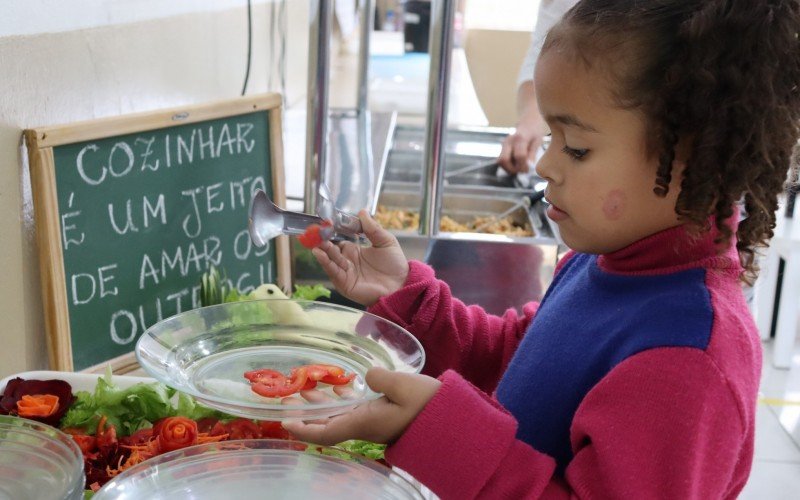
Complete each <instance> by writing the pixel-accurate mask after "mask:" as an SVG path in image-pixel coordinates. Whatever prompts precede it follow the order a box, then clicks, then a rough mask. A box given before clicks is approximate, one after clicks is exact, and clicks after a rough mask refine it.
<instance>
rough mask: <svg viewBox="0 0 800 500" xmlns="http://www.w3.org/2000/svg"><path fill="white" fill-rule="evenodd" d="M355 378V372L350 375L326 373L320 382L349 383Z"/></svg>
mask: <svg viewBox="0 0 800 500" xmlns="http://www.w3.org/2000/svg"><path fill="white" fill-rule="evenodd" d="M354 378H356V374H355V373H351V374H350V375H338V376H337V375H327V376H325V377H322V379H320V382H322V383H323V384H330V385H345V384H349V383H350V382H352V381H353V379H354Z"/></svg>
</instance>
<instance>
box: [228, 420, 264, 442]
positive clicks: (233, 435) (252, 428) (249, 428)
mask: <svg viewBox="0 0 800 500" xmlns="http://www.w3.org/2000/svg"><path fill="white" fill-rule="evenodd" d="M224 425H225V430H226V431H227V433H228V439H231V440H234V439H258V438H260V437H261V428H260V427H259V426H258V425H256V423H255V422H253V421H252V420H248V419H246V418H236V419H233V420H231V421H230V422H228V423H227V424H224Z"/></svg>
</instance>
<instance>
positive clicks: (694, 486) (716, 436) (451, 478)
mask: <svg viewBox="0 0 800 500" xmlns="http://www.w3.org/2000/svg"><path fill="white" fill-rule="evenodd" d="M441 380H442V382H443V383H442V386H441V388H440V390H439V391H438V392H437V394H436V396H434V398H433V399H432V400H431V401H430V402H429V403H428V405H427V406H426V407H425V409H424V410H423V411H422V412H421V413H420V414H419V415H418V416H417V418H416V419H415V420H414V421H413V422H412V424H411V425H410V426H409V428H408V429H407V430H406V432H405V433H404V434H403V435H402V436H401V437H400V439H399V440H398V441H397V442H396V443H394V444H393V445H392V446H390V447H389V449H388V450H387V453H386V457H387V460H388V461H389V462H390V463H392V464H393V465H395V466H397V467H399V468H401V469H403V470H406V471H408V472H409V473H410V474H412V475H413V476H414V477H416V478H417V479H418V480H420V481H421V482H422V483H423V484H425V485H426V486H428V487H429V488H430V489H431V490H432V491H433V492H435V493H436V494H437V495H439V496H440V497H441V498H442V499H444V500H447V499H450V498H453V499H460V498H680V499H705V498H735V497H736V494H737V493H738V491H739V490H740V489H741V487H742V486H743V484H744V482H745V480H746V478H747V472H748V471H749V464H750V462H749V461H750V460H751V459H752V432H751V431H748V429H749V428H751V425H750V424H748V423H747V422H744V421H743V419H742V417H741V415H742V412H741V411H740V408H739V407H738V404H739V403H737V401H738V400H737V399H736V398H735V397H734V396H733V393H732V392H731V389H730V387H729V385H728V383H727V381H726V380H725V378H724V377H723V376H722V375H721V373H720V372H719V370H718V369H717V367H716V365H715V364H714V363H713V361H712V360H711V358H710V357H709V356H708V355H707V354H706V353H704V352H703V351H700V350H697V349H693V348H683V347H681V348H658V349H652V350H649V351H645V352H643V353H640V354H637V355H635V356H633V357H631V358H628V359H627V360H625V361H624V362H622V363H621V364H620V365H618V366H617V367H616V368H614V369H613V370H612V371H611V372H610V373H609V374H608V375H607V376H606V377H605V378H604V379H603V380H601V381H600V383H598V384H597V385H596V386H595V387H594V388H593V389H592V390H591V391H590V392H589V393H588V394H587V396H586V398H585V399H584V400H583V402H582V403H581V405H580V407H579V408H578V411H577V413H576V414H575V417H574V419H573V422H572V430H571V443H572V449H573V453H574V457H573V459H572V460H571V462H570V463H569V464H568V465H567V468H566V473H565V477H558V476H555V475H554V470H555V461H554V460H553V459H552V458H550V457H549V456H547V455H544V454H543V453H540V452H538V451H536V450H535V449H533V448H532V447H530V446H529V445H527V444H526V443H523V442H521V441H519V440H517V439H516V438H515V433H516V420H515V419H514V418H513V417H512V416H511V415H510V414H508V413H507V412H505V411H504V410H503V409H502V408H501V407H500V406H499V405H498V404H497V402H496V401H494V400H492V399H490V398H489V397H488V396H486V395H485V394H482V393H481V392H480V391H478V390H477V389H476V388H474V387H472V386H470V385H469V383H467V382H466V381H464V380H463V379H462V378H460V377H459V376H458V375H457V374H455V373H453V372H447V373H445V374H444V375H443V376H442V377H441Z"/></svg>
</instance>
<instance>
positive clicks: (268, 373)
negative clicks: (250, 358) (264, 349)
mask: <svg viewBox="0 0 800 500" xmlns="http://www.w3.org/2000/svg"><path fill="white" fill-rule="evenodd" d="M244 378H246V379H247V380H249V381H250V382H251V383H254V382H259V381H261V380H271V379H274V378H278V379H280V378H286V376H285V375H284V374H283V373H281V372H279V371H277V370H270V369H267V368H262V369H260V370H250V371H249V372H245V374H244Z"/></svg>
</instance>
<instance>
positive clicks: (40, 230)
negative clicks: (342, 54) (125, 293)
mask: <svg viewBox="0 0 800 500" xmlns="http://www.w3.org/2000/svg"><path fill="white" fill-rule="evenodd" d="M281 102H282V99H281V96H280V94H274V93H271V94H260V95H254V96H245V97H241V98H236V99H230V100H224V101H218V102H214V103H209V104H200V105H192V106H185V107H177V108H171V109H164V110H158V111H151V112H144V113H136V114H131V115H125V116H114V117H108V118H101V119H97V120H91V121H85V122H76V123H73V124H68V125H62V126H51V127H41V128H35V129H28V130H25V131H24V138H25V141H26V143H27V148H28V157H29V162H30V166H29V168H30V177H31V188H32V189H31V191H32V194H33V204H34V215H35V225H36V241H37V244H38V249H39V268H40V273H41V285H42V301H43V308H44V314H45V328H46V331H47V345H48V355H49V361H50V367H51V369H55V370H62V371H72V370H73V355H72V340H71V333H70V320H69V304H68V298H67V294H66V272H65V267H64V260H63V255H64V254H63V247H62V244H61V221H60V216H59V210H58V197H57V188H56V170H55V169H56V165H55V158H54V153H53V148H54V147H57V146H62V145H66V144H72V143H79V142H83V141H90V140H99V139H105V138H109V137H114V136H117V135H124V134H133V133H139V132H145V131H148V130H156V129H162V128H168V127H173V126H176V125H184V124H191V123H197V122H204V121H208V120H214V119H219V118H226V117H232V116H236V115H242V114H247V113H253V112H259V111H264V112H266V113H267V114H268V117H267V119H268V124H269V135H270V137H268V138H267V139H268V144H269V145H270V152H269V155H270V164H271V167H272V168H271V170H272V172H271V173H272V189H273V193H272V194H273V198H274V200H275V202H276V203H277V204H278V205H281V206H285V203H286V193H285V188H284V186H285V183H284V166H283V141H282V124H281V123H282V116H281ZM275 252H276V258H277V268H276V278H277V280H276V281H277V284H278V286H280V287H281V288H283V289H285V290H289V289H290V288H291V263H290V254H289V241H288V238H287V237H285V236H281V237H278V238H277V239H276V241H275ZM120 358H125V359H126V360H127V361H125V363H128V364H130V359H131V355H124V356H121V357H120ZM118 359H119V358H118Z"/></svg>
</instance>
